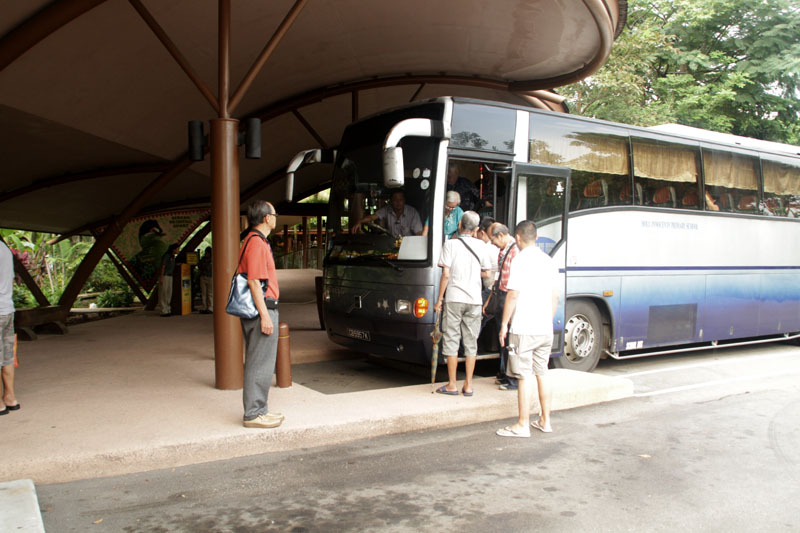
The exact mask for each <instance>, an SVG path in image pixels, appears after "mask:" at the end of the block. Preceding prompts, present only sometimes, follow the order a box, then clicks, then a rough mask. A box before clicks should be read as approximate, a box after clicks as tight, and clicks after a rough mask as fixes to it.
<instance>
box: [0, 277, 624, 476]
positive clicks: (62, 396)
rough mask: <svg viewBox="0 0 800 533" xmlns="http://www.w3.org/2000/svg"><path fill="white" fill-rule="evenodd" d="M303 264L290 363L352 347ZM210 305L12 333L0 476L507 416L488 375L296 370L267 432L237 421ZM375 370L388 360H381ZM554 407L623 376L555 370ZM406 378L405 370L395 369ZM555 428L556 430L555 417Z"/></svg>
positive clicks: (112, 471) (109, 468) (619, 391)
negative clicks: (396, 379)
mask: <svg viewBox="0 0 800 533" xmlns="http://www.w3.org/2000/svg"><path fill="white" fill-rule="evenodd" d="M314 274H315V271H281V273H280V276H281V291H282V298H281V300H282V305H281V321H286V322H288V323H289V325H290V329H291V347H292V357H293V362H294V364H295V365H296V366H295V370H296V373H297V374H300V373H301V372H300V370H302V369H301V367H300V366H297V365H299V364H300V363H301V362H303V361H305V362H308V361H319V360H337V359H339V360H341V359H345V358H352V357H353V356H354V354H352V353H351V352H348V351H347V350H344V349H341V348H339V347H338V346H336V345H334V344H332V343H330V342H329V341H328V340H327V337H326V336H325V332H323V331H321V330H320V329H319V322H318V320H317V313H316V305H315V304H314V303H313V295H314V290H313V276H314ZM212 339H213V335H212V317H211V315H199V314H193V315H187V316H183V317H171V318H160V317H159V316H158V315H157V314H153V313H147V312H136V313H133V314H130V315H126V316H120V317H117V318H112V319H108V320H102V321H97V322H90V323H86V324H81V325H76V326H72V327H70V330H69V333H68V334H67V335H64V336H55V335H52V336H47V335H42V336H40V338H39V340H37V341H34V342H26V343H22V344H21V345H20V349H19V361H20V367H19V369H18V371H17V391H18V397H19V399H20V404H21V405H22V409H20V410H19V411H16V412H13V413H10V414H9V415H7V416H4V417H2V418H0V427H2V432H3V435H4V436H5V437H6V438H4V439H0V457H3V458H4V460H3V461H2V462H0V482H4V481H10V480H17V479H23V478H29V479H32V480H33V481H35V482H36V483H54V482H61V481H68V480H74V479H81V478H90V477H98V476H111V475H117V474H124V473H130V472H139V471H146V470H151V469H157V468H169V467H175V466H180V465H186V464H192V463H197V462H204V461H213V460H219V459H226V458H231V457H237V456H243V455H248V454H257V453H263V452H268V451H277V450H288V449H294V448H307V447H311V446H321V445H328V444H334V443H341V442H347V441H352V440H356V439H362V438H369V437H374V436H378V435H385V434H390V433H402V432H407V431H417V430H423V429H432V428H441V427H449V426H456V425H465V424H472V423H476V422H481V421H487V420H501V419H502V420H503V421H509V420H511V419H512V418H513V416H514V415H515V413H516V395H515V394H513V393H508V392H503V391H498V390H497V388H496V386H495V385H494V382H493V378H480V379H478V380H477V381H476V383H475V396H473V397H471V398H465V397H463V396H458V397H450V396H443V395H438V394H431V386H430V384H427V383H424V379H422V378H421V379H420V384H416V385H405V386H399V387H391V388H381V389H377V390H354V391H352V392H341V393H338V394H331V393H327V394H325V393H323V392H318V391H317V390H314V389H313V388H311V387H308V386H304V385H301V384H299V383H297V382H295V383H294V384H293V386H292V387H289V388H285V389H278V388H277V387H276V388H273V389H272V391H271V392H270V409H271V410H274V411H279V412H282V413H284V414H285V415H286V421H285V422H284V424H283V425H282V426H281V427H279V428H277V429H273V430H253V429H245V428H243V427H242V425H241V417H242V398H241V391H239V390H237V391H221V390H217V389H215V388H214V359H213V340H212ZM382 372H387V371H386V370H385V369H384V370H382ZM553 377H554V389H555V391H556V392H555V397H554V409H568V408H571V407H576V406H580V405H587V404H591V403H597V402H602V401H609V400H614V399H618V398H623V397H626V396H629V395H630V394H631V393H632V384H631V383H630V381H628V380H625V379H621V378H613V377H608V376H601V375H597V374H583V373H574V372H569V371H554V372H553ZM406 379H407V378H406ZM555 429H556V431H557V430H558V428H557V427H556V428H555Z"/></svg>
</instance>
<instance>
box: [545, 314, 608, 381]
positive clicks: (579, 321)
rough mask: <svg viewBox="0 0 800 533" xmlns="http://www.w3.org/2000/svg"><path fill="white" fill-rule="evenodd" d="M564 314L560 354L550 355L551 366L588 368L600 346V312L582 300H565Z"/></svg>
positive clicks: (596, 356) (592, 364)
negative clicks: (563, 335)
mask: <svg viewBox="0 0 800 533" xmlns="http://www.w3.org/2000/svg"><path fill="white" fill-rule="evenodd" d="M566 316H567V323H566V325H565V327H564V331H565V339H564V340H565V342H564V355H562V356H561V357H556V358H554V359H553V366H554V367H556V368H568V369H570V370H581V371H583V372H591V371H592V370H594V369H595V367H596V366H597V363H598V361H600V351H601V350H602V348H603V322H602V320H601V318H600V312H599V311H598V310H597V307H595V305H594V304H593V303H591V302H588V301H586V300H568V301H567V309H566Z"/></svg>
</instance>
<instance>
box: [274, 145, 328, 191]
mask: <svg viewBox="0 0 800 533" xmlns="http://www.w3.org/2000/svg"><path fill="white" fill-rule="evenodd" d="M335 159H336V150H332V149H329V148H326V149H320V148H317V149H314V150H303V151H302V152H298V153H297V155H296V156H294V157H293V158H292V160H291V161H289V164H288V165H287V166H286V201H287V202H289V203H291V202H292V199H293V197H294V173H295V172H297V171H298V170H299V169H301V168H302V167H304V166H308V165H313V164H315V163H333V162H334V160H335Z"/></svg>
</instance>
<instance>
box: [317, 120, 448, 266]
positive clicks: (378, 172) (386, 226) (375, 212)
mask: <svg viewBox="0 0 800 533" xmlns="http://www.w3.org/2000/svg"><path fill="white" fill-rule="evenodd" d="M370 133H371V134H370V135H364V136H361V137H359V138H356V139H352V138H351V139H350V140H351V141H354V142H352V143H350V144H349V145H347V146H343V147H342V149H341V150H340V153H339V157H338V160H337V163H336V166H335V168H334V175H333V185H332V187H331V196H330V207H329V209H330V216H329V218H328V232H329V235H330V237H331V239H330V243H331V244H330V248H329V251H328V256H327V258H326V261H327V263H328V264H370V265H377V266H387V267H388V266H394V267H396V265H394V263H393V262H394V261H410V262H412V263H411V264H412V265H413V264H414V262H416V263H417V264H422V262H423V261H427V260H428V259H429V250H430V246H429V240H428V225H429V221H430V213H431V210H432V200H433V190H434V187H433V185H434V180H435V173H436V171H435V169H436V155H437V151H438V146H439V143H438V141H437V140H434V139H426V138H419V137H409V138H406V139H404V140H403V141H402V142H401V147H402V148H403V151H404V154H405V155H404V164H405V169H406V178H405V185H404V186H403V187H401V188H397V189H390V188H387V187H385V186H384V185H383V170H382V169H383V166H382V143H383V139H384V135H385V133H384V132H382V131H373V132H370ZM359 141H361V142H359Z"/></svg>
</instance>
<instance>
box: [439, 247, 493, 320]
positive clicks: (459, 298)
mask: <svg viewBox="0 0 800 533" xmlns="http://www.w3.org/2000/svg"><path fill="white" fill-rule="evenodd" d="M465 244H466V245H467V246H469V247H470V248H471V249H472V250H473V251H474V252H475V254H476V255H477V256H478V259H476V258H475V256H474V255H472V253H470V251H469V250H467V246H465ZM484 250H485V248H484V247H483V241H481V240H480V239H476V238H475V237H470V236H462V237H461V239H460V240H459V239H458V237H454V238H452V239H448V240H446V241H445V243H444V246H443V247H442V255H441V257H440V258H439V266H440V267H447V268H449V269H450V280H449V281H448V282H447V290H446V291H445V293H444V299H445V300H446V301H447V302H456V303H464V304H471V305H481V304H482V303H483V299H482V298H481V288H482V284H481V271H482V270H491V269H492V263H491V261H490V260H489V257H488V254H486V253H485V252H484Z"/></svg>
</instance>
